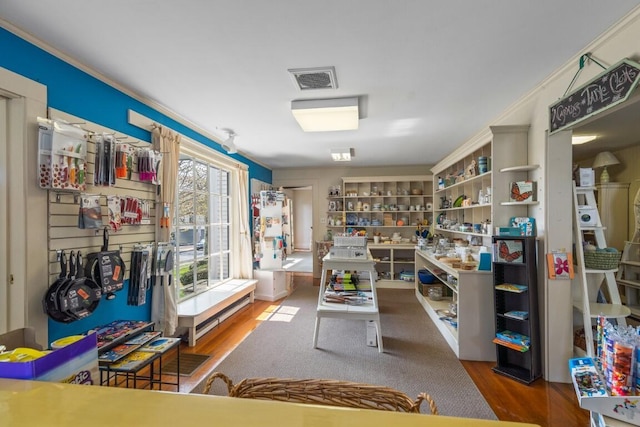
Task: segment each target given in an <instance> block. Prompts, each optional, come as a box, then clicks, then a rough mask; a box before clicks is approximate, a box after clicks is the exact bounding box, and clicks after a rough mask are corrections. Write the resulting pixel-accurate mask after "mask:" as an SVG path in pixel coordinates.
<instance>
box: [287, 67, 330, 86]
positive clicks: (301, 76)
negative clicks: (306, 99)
mask: <svg viewBox="0 0 640 427" xmlns="http://www.w3.org/2000/svg"><path fill="white" fill-rule="evenodd" d="M288 71H289V73H291V77H292V78H293V81H294V83H295V85H296V87H297V88H298V89H300V90H311V89H337V88H338V81H337V80H336V69H335V68H334V67H317V68H294V69H290V70H288Z"/></svg>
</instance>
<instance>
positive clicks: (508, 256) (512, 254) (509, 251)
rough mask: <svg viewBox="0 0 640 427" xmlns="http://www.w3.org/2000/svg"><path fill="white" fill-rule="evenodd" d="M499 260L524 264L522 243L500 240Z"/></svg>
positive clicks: (498, 242) (498, 243)
mask: <svg viewBox="0 0 640 427" xmlns="http://www.w3.org/2000/svg"><path fill="white" fill-rule="evenodd" d="M496 244H497V245H498V258H499V261H500V262H523V259H522V241H520V240H498V241H497V242H496Z"/></svg>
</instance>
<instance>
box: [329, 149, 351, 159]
mask: <svg viewBox="0 0 640 427" xmlns="http://www.w3.org/2000/svg"><path fill="white" fill-rule="evenodd" d="M331 158H332V159H333V161H334V162H350V161H351V148H334V149H332V150H331Z"/></svg>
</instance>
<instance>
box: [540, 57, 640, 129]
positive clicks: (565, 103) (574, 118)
mask: <svg viewBox="0 0 640 427" xmlns="http://www.w3.org/2000/svg"><path fill="white" fill-rule="evenodd" d="M638 80H640V64H637V63H636V62H634V61H631V60H629V59H623V60H622V61H620V62H618V63H617V64H615V65H613V66H611V67H610V68H608V69H606V70H605V71H604V72H603V73H601V74H599V75H598V76H597V77H595V78H594V79H592V80H591V81H589V82H587V83H585V84H584V85H582V86H580V87H579V88H578V89H576V90H575V91H573V92H572V93H570V94H569V95H567V96H565V97H564V98H562V99H561V100H560V101H558V102H556V103H555V104H553V105H551V107H549V133H554V132H558V131H560V130H563V129H566V128H568V127H570V126H572V125H575V124H576V123H579V122H581V121H583V120H585V119H587V118H589V117H591V116H593V115H594V114H597V113H601V112H603V111H605V110H607V109H609V108H611V107H613V106H615V105H618V104H619V103H621V102H624V101H626V100H627V98H628V97H629V95H630V94H631V93H632V92H633V90H634V89H635V87H636V85H637V84H638Z"/></svg>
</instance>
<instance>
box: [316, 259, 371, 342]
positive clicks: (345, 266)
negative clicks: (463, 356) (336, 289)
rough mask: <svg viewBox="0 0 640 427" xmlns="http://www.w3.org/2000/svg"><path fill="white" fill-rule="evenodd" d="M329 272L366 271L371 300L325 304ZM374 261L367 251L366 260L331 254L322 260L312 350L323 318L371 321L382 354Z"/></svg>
mask: <svg viewBox="0 0 640 427" xmlns="http://www.w3.org/2000/svg"><path fill="white" fill-rule="evenodd" d="M329 270H349V271H352V272H353V271H358V272H361V271H368V272H369V280H370V281H371V300H369V301H367V302H365V303H364V304H360V305H349V304H340V303H332V302H326V301H324V299H323V296H324V294H325V291H326V287H327V271H329ZM375 275H376V270H375V261H374V260H373V257H372V256H371V253H369V251H367V258H366V259H347V258H331V254H327V255H326V256H325V257H324V258H322V276H321V278H320V292H319V293H318V307H317V309H316V327H315V330H314V332H313V348H317V347H318V331H319V329H320V319H322V318H323V317H329V318H338V319H350V320H365V321H372V322H374V324H375V326H376V335H377V338H378V351H379V352H380V353H382V352H383V346H382V332H381V329H380V312H379V311H378V296H377V294H376V281H375Z"/></svg>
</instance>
